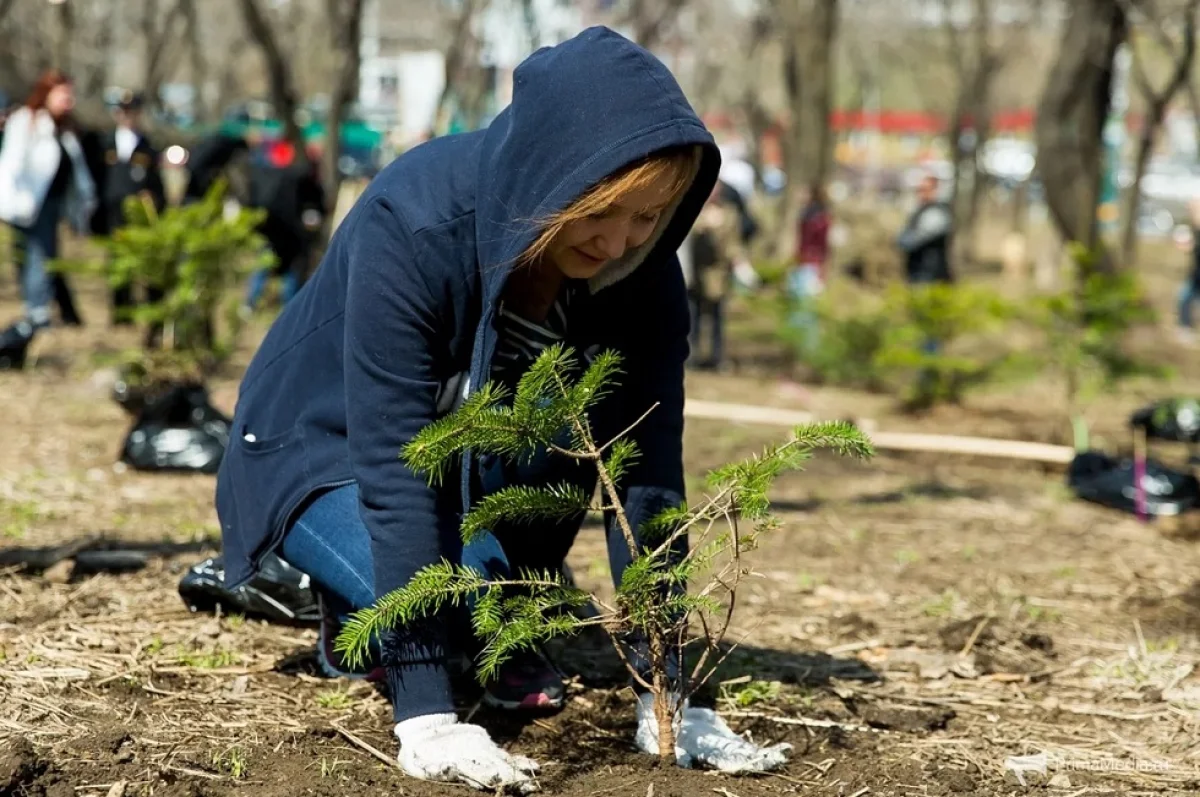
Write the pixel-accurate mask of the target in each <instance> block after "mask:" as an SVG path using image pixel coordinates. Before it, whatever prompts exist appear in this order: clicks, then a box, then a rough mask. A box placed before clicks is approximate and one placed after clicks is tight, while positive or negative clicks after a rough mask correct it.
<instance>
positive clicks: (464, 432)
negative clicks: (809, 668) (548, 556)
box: [337, 346, 871, 760]
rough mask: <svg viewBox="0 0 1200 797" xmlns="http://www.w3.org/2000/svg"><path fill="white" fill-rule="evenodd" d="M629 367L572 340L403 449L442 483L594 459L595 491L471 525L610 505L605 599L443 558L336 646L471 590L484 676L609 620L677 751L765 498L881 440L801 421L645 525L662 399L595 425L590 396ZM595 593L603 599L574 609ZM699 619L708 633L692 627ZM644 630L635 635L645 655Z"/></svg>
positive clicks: (549, 498)
mask: <svg viewBox="0 0 1200 797" xmlns="http://www.w3.org/2000/svg"><path fill="white" fill-rule="evenodd" d="M619 368H620V358H619V356H618V355H617V354H615V353H613V352H601V353H600V354H598V355H597V356H596V357H595V358H594V359H593V360H592V362H591V364H590V365H589V366H588V367H587V368H586V370H582V369H581V367H580V365H579V364H578V362H577V361H576V359H575V357H574V356H573V354H572V352H571V351H570V350H569V349H564V348H562V347H559V346H555V347H551V348H549V349H547V350H546V351H545V352H543V353H542V355H541V356H540V357H539V358H538V359H537V360H536V361H535V363H534V364H533V365H532V367H531V368H530V369H529V371H528V372H527V373H526V374H525V375H524V377H522V379H521V380H520V382H519V383H518V385H517V387H516V390H515V391H514V392H513V394H512V395H511V396H510V395H509V393H508V392H507V391H506V390H505V389H504V388H503V387H501V386H498V385H496V384H494V383H489V384H487V385H485V386H484V387H483V388H482V389H480V390H479V391H478V392H477V393H475V394H474V395H472V396H470V397H469V398H467V399H466V401H465V402H464V404H463V406H462V407H461V408H460V409H459V410H457V411H455V412H454V413H452V414H450V415H447V416H446V417H444V418H441V419H439V420H437V421H435V422H434V423H432V424H430V425H429V426H427V427H426V428H424V429H422V430H421V431H420V432H419V433H418V434H417V435H416V436H415V437H414V438H413V439H412V440H411V441H410V442H409V443H408V444H407V445H406V446H405V447H404V450H403V452H402V454H401V457H402V459H403V460H404V462H405V463H406V464H407V465H408V466H409V467H410V468H411V469H412V470H413V471H415V472H417V473H420V474H423V475H425V476H426V477H427V478H428V480H429V481H430V483H431V484H432V485H435V486H436V485H439V484H440V483H441V482H442V480H443V479H444V477H445V476H446V475H447V474H448V473H449V471H450V470H451V467H452V465H453V464H454V463H457V462H461V457H462V456H464V455H467V456H472V455H480V454H488V453H490V454H495V455H499V456H502V457H506V458H511V459H521V458H526V459H527V458H529V457H531V456H533V455H535V454H538V453H547V455H549V456H560V457H565V458H569V459H572V460H575V461H578V462H581V463H586V464H588V465H590V466H593V467H594V468H595V470H596V473H597V476H598V481H599V491H598V497H595V498H594V497H593V495H592V494H591V493H589V492H586V491H584V490H582V489H579V488H578V487H575V486H572V485H567V484H558V485H551V486H548V487H533V486H529V485H521V484H515V485H511V486H508V487H505V488H503V489H500V490H498V491H496V492H494V493H492V494H490V495H486V496H484V497H483V498H481V499H480V500H478V501H477V502H476V503H475V504H474V505H473V506H472V507H471V509H470V511H468V512H467V513H466V514H465V515H464V516H463V518H462V527H461V531H462V538H463V542H464V543H465V544H470V543H471V542H473V541H475V540H476V539H478V538H479V537H480V536H481V535H485V534H488V533H489V530H490V529H493V528H496V527H497V524H500V523H514V522H516V523H524V524H528V525H530V526H533V525H534V524H537V523H539V522H545V521H549V520H555V519H564V518H569V517H576V516H579V515H580V514H582V513H585V512H589V511H595V512H606V513H612V516H613V518H614V520H615V523H616V524H617V527H618V528H619V531H620V534H621V536H622V537H623V539H624V543H625V545H626V546H627V547H628V550H629V554H630V557H631V559H632V563H631V564H630V565H629V566H628V567H627V568H626V569H625V572H624V573H623V575H622V577H621V582H620V584H619V585H618V586H617V589H616V595H615V597H614V598H612V599H609V600H605V599H604V598H602V597H601V596H599V595H596V594H593V593H591V592H588V591H585V590H582V589H580V588H578V587H577V586H575V585H574V584H573V583H571V582H570V581H569V580H568V579H567V578H566V577H565V576H564V575H563V574H562V573H561V572H536V573H535V572H521V573H515V574H500V575H497V574H491V573H481V572H478V571H477V570H474V569H472V568H470V567H466V566H463V565H458V564H454V563H451V562H448V561H445V560H443V561H442V562H440V563H438V564H435V565H431V566H429V567H426V568H424V569H423V570H421V571H419V572H418V573H417V574H416V575H415V576H414V577H413V578H412V580H411V581H410V582H409V583H408V584H407V585H406V586H403V587H400V588H399V589H396V590H394V591H392V592H391V593H389V594H387V595H385V596H384V597H382V598H380V599H379V600H378V601H377V602H376V604H375V605H374V606H373V607H371V608H368V609H364V610H362V611H360V612H358V613H356V614H355V615H354V616H353V617H352V618H351V620H350V621H349V622H347V624H346V625H345V627H344V629H343V631H342V633H341V634H340V636H339V637H338V640H337V647H338V650H340V651H341V652H342V653H343V654H344V655H345V656H346V657H347V658H348V659H349V660H350V661H351V662H356V663H361V662H362V661H363V659H364V657H365V656H366V653H367V650H368V647H369V645H370V642H371V640H372V639H373V638H375V637H377V636H378V635H381V634H383V633H385V632H387V631H388V630H390V629H393V628H396V627H398V626H402V625H405V624H408V623H412V622H414V621H415V620H418V619H420V618H423V617H427V616H429V615H431V614H434V613H436V612H439V611H441V610H442V609H443V608H445V607H457V606H460V605H463V604H467V605H469V607H470V616H471V621H472V626H473V629H474V632H475V634H476V636H477V637H478V639H479V641H480V642H481V643H483V648H482V651H481V652H480V654H479V656H478V657H477V665H478V675H479V677H480V679H481V680H482V681H485V682H486V681H487V680H489V679H491V678H493V677H494V676H495V675H496V673H497V671H498V669H499V667H500V666H501V665H502V664H503V663H504V662H505V661H507V660H508V659H509V658H510V657H511V656H512V655H513V654H514V653H515V652H517V651H518V650H521V649H531V648H533V647H535V646H537V645H539V644H541V643H543V642H545V641H546V640H548V639H550V638H553V637H557V636H561V635H565V634H573V633H576V632H579V631H581V630H583V629H585V628H588V627H592V626H599V627H601V628H602V629H603V630H604V631H606V632H607V633H608V636H609V638H610V639H611V640H612V642H613V647H614V648H615V650H616V652H617V655H618V656H619V658H620V659H621V661H622V662H623V664H624V665H625V667H626V668H627V669H628V670H629V672H630V675H631V676H632V678H633V679H634V681H636V682H637V683H638V684H639V685H640V686H642V687H643V688H644V689H646V690H648V691H649V693H650V694H651V695H652V696H653V706H654V717H655V721H656V724H657V728H658V752H659V755H660V756H661V757H662V758H664V759H671V760H673V759H674V757H675V737H676V734H675V726H674V723H673V720H674V717H675V713H676V710H677V709H678V708H679V707H680V701H682V700H684V699H686V698H687V697H688V696H689V695H691V694H693V693H694V692H695V691H696V690H697V689H698V688H700V687H701V686H702V685H703V684H704V683H705V682H706V681H707V680H708V679H709V677H710V676H711V675H712V674H713V672H714V671H715V670H716V668H717V667H718V666H719V665H720V663H721V662H722V661H724V659H725V658H726V657H727V656H728V655H729V652H730V651H731V650H732V649H733V648H732V647H728V648H725V649H724V650H723V648H722V642H723V641H724V639H725V637H726V634H727V633H728V631H729V629H730V623H731V622H732V619H733V615H734V609H735V607H736V605H737V591H738V585H739V584H740V583H741V581H742V580H743V579H744V578H746V577H747V576H749V575H750V574H751V571H750V569H749V567H748V566H747V563H746V561H745V559H744V556H745V554H747V553H748V552H749V551H751V550H753V549H754V548H755V546H756V544H757V542H758V540H759V537H760V535H762V534H763V533H766V532H770V531H772V530H775V529H777V528H778V527H779V523H778V521H777V520H776V519H775V518H774V517H772V515H771V514H770V511H769V510H770V504H769V501H768V498H767V491H768V489H769V488H770V486H771V484H772V483H773V482H774V480H775V479H776V477H777V476H779V475H780V474H781V473H783V472H784V471H787V470H792V469H796V468H798V467H799V466H800V465H801V464H802V463H803V462H804V461H805V460H806V459H808V457H809V456H810V455H811V452H812V451H814V450H815V449H818V448H831V449H833V450H835V451H837V452H838V453H840V454H844V455H854V456H859V457H866V456H869V455H870V453H871V446H870V443H869V441H868V440H867V438H866V437H865V436H864V435H863V434H862V432H860V431H859V430H858V429H856V428H854V427H853V426H851V425H849V424H846V423H841V422H830V423H814V424H808V425H805V426H801V427H799V428H797V429H796V430H795V431H794V434H793V438H792V439H791V440H789V441H787V442H785V443H782V444H780V445H773V446H770V447H768V448H767V449H766V450H764V451H763V452H761V453H760V454H758V455H756V456H753V457H751V458H749V459H746V460H744V461H742V462H736V463H733V464H729V465H725V466H723V467H720V468H718V469H716V470H714V471H712V472H711V473H710V474H709V475H708V480H707V485H708V492H707V494H706V495H705V496H704V497H703V498H702V499H701V500H700V501H698V502H697V503H696V504H695V505H694V506H692V507H688V506H686V505H680V506H677V507H671V508H668V509H666V510H665V511H662V512H660V513H658V514H657V515H656V516H655V517H653V518H651V519H649V520H648V521H646V522H644V523H642V524H641V526H640V528H634V525H633V522H632V520H631V518H630V515H629V513H628V511H627V509H626V506H625V505H624V503H623V499H622V492H621V484H622V481H623V479H624V477H625V476H626V475H627V474H628V473H629V472H630V470H631V468H632V467H633V466H634V463H635V460H636V459H637V458H638V456H639V452H638V448H637V445H636V443H635V442H634V440H633V438H634V437H635V435H634V434H632V433H633V432H634V431H635V429H636V428H637V426H638V425H639V424H641V423H642V422H644V421H645V420H646V418H647V417H648V416H649V415H650V414H651V413H653V412H655V411H658V410H657V407H647V408H646V412H645V414H643V415H642V416H641V418H639V419H638V421H637V422H635V423H634V424H633V425H632V426H630V427H629V428H628V429H626V430H624V431H623V432H621V433H620V434H618V435H616V436H615V437H613V438H611V439H608V440H598V439H597V438H596V436H595V434H594V431H593V426H592V423H591V420H590V419H589V410H590V409H591V408H592V407H593V406H595V405H596V404H597V402H599V401H601V400H602V399H603V398H604V397H605V396H606V395H607V394H608V392H609V389H610V387H611V385H612V384H613V380H614V377H616V376H617V374H618V373H619ZM581 370H582V373H580V371H581ZM510 399H511V400H510ZM531 533H533V532H532V531H531ZM689 537H690V538H691V547H690V549H689V548H688V545H687V542H688V538H689ZM702 575H703V576H704V577H703V578H700V576H702ZM689 585H690V586H691V589H690V590H689V589H688V586H689ZM589 604H591V605H592V606H594V607H595V611H593V612H588V613H583V612H574V611H573V610H577V609H580V608H582V607H584V606H587V605H589ZM585 614H586V616H584V615H585ZM693 623H694V625H695V626H698V630H699V633H698V634H696V635H695V636H691V637H690V636H689V633H688V630H689V628H690V627H692V625H693ZM632 640H637V643H636V644H637V648H638V651H637V652H636V653H635V652H634V651H633V650H632V648H633V647H634V645H632V644H631V641H632ZM685 648H692V649H694V650H696V651H697V652H696V654H695V661H694V663H693V664H692V666H691V667H690V669H684V668H683V662H682V654H683V651H684V649H685ZM676 656H678V657H679V659H676V658H675V657H676ZM639 662H640V663H639ZM676 664H678V669H679V673H678V675H676V674H675V673H674V672H673V669H675V665H676Z"/></svg>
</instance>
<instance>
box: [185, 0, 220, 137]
mask: <svg viewBox="0 0 1200 797" xmlns="http://www.w3.org/2000/svg"><path fill="white" fill-rule="evenodd" d="M179 8H180V13H181V14H182V15H183V30H184V38H185V40H186V41H187V50H188V56H189V57H190V59H191V72H192V89H193V91H194V92H195V96H194V99H193V103H194V105H195V114H196V118H197V119H199V120H200V121H202V122H207V121H210V120H211V119H212V117H213V109H212V108H211V107H210V105H209V102H208V99H209V98H208V94H207V88H208V59H207V58H206V57H205V54H204V44H203V41H204V39H203V36H202V33H201V29H200V17H199V15H198V14H197V13H196V2H195V0H179Z"/></svg>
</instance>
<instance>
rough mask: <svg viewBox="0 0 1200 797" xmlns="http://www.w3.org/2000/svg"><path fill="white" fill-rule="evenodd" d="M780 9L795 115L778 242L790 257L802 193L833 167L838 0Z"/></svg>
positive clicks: (781, 2) (786, 4) (785, 4)
mask: <svg viewBox="0 0 1200 797" xmlns="http://www.w3.org/2000/svg"><path fill="white" fill-rule="evenodd" d="M775 9H776V14H777V24H778V26H779V28H780V29H781V30H782V31H783V36H784V86H785V89H786V93H787V98H788V109H789V115H790V117H791V118H790V124H789V127H788V130H787V132H786V134H785V137H784V148H783V150H784V151H783V160H784V168H785V171H786V173H787V184H788V190H787V194H786V198H785V200H784V206H783V208H784V209H783V220H782V221H783V223H782V225H781V227H780V231H779V235H778V239H777V242H776V256H777V257H779V258H783V259H786V258H788V257H789V256H790V255H791V250H792V247H793V238H794V236H795V231H794V227H795V225H794V224H792V220H793V219H795V218H796V216H797V215H798V214H799V212H800V205H801V202H802V199H803V197H802V193H801V192H802V191H803V190H804V189H805V188H807V187H808V186H811V185H816V184H819V185H824V184H825V183H826V182H827V181H828V180H829V175H830V171H831V167H832V165H833V133H832V131H831V129H830V127H829V116H830V114H831V113H832V112H833V54H834V44H835V38H836V36H837V21H838V0H814V2H813V4H812V5H811V7H808V8H802V7H799V6H798V5H797V4H796V3H795V0H775Z"/></svg>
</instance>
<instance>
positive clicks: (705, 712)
mask: <svg viewBox="0 0 1200 797" xmlns="http://www.w3.org/2000/svg"><path fill="white" fill-rule="evenodd" d="M637 720H638V723H637V735H636V736H635V737H634V743H635V744H636V745H637V747H638V749H639V750H641V751H642V752H643V753H650V754H651V755H658V720H657V719H655V717H654V698H653V696H651V695H648V694H647V695H641V696H639V697H638V704H637ZM675 722H676V731H675V761H676V763H677V764H679V766H681V767H687V768H690V767H694V766H707V767H712V768H713V769H718V770H720V771H722V772H770V771H771V770H773V769H778V768H779V767H781V766H783V765H784V764H785V763H787V754H788V753H789V752H790V751H791V749H792V746H791V745H790V744H787V743H783V744H776V745H772V746H771V747H759V746H758V745H756V744H754V743H753V742H748V741H746V740H745V739H743V738H742V737H740V736H738V735H737V734H736V733H734V732H733V730H732V729H731V728H730V727H729V726H728V725H726V724H725V721H724V720H722V719H721V718H720V717H718V716H717V714H716V712H715V711H713V710H711V709H707V708H692V707H690V706H687V705H686V704H685V705H684V707H683V711H681V712H680V714H679V716H678V717H677V718H676V721H675Z"/></svg>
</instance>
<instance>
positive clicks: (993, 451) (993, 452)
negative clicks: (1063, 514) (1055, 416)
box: [683, 399, 1075, 465]
mask: <svg viewBox="0 0 1200 797" xmlns="http://www.w3.org/2000/svg"><path fill="white" fill-rule="evenodd" d="M683 414H684V415H685V416H686V417H688V418H703V419H706V420H715V421H733V422H735V423H757V424H763V425H767V426H787V427H794V426H799V425H801V424H805V423H812V422H813V421H815V420H818V419H817V418H816V417H815V416H814V415H813V414H812V413H809V412H803V411H800V410H787V409H781V408H779V407H760V406H755V405H752V404H726V403H724V402H720V401H704V400H702V399H688V400H687V401H686V402H685V404H684V407H683ZM855 423H857V424H858V425H859V426H860V427H861V428H862V429H863V430H864V431H865V432H867V434H869V435H870V436H871V442H872V443H873V444H874V446H875V448H877V449H879V450H881V451H922V452H928V453H934V454H963V455H966V456H976V457H1001V458H1005V459H1020V460H1025V461H1028V462H1044V463H1047V464H1052V465H1066V464H1069V463H1070V462H1071V460H1072V459H1074V457H1075V450H1074V449H1072V448H1071V447H1070V446H1056V445H1050V444H1049V443H1029V442H1025V441H1022V440H995V439H992V438H988V437H962V436H959V435H942V434H919V433H916V432H881V431H876V430H875V428H874V427H875V423H874V422H873V421H868V420H862V419H856V420H855Z"/></svg>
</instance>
